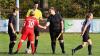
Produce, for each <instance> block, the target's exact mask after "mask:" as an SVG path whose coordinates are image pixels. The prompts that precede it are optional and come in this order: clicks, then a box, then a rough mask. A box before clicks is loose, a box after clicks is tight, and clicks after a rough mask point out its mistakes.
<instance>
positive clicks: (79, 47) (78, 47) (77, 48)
mask: <svg viewBox="0 0 100 56" xmlns="http://www.w3.org/2000/svg"><path fill="white" fill-rule="evenodd" d="M81 48H83V46H82V45H79V46H77V47H76V48H75V49H74V50H75V51H77V50H79V49H81Z"/></svg>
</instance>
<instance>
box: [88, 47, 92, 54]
mask: <svg viewBox="0 0 100 56" xmlns="http://www.w3.org/2000/svg"><path fill="white" fill-rule="evenodd" d="M91 50H92V45H88V52H89V54H92V52H91Z"/></svg>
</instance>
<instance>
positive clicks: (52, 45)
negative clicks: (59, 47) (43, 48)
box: [51, 42, 56, 53]
mask: <svg viewBox="0 0 100 56" xmlns="http://www.w3.org/2000/svg"><path fill="white" fill-rule="evenodd" d="M55 46H56V43H55V42H52V43H51V47H52V51H53V53H55Z"/></svg>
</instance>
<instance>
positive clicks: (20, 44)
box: [17, 42, 22, 51]
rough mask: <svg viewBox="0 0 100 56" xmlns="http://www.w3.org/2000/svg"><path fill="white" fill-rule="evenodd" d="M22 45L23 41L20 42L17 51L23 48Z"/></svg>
mask: <svg viewBox="0 0 100 56" xmlns="http://www.w3.org/2000/svg"><path fill="white" fill-rule="evenodd" d="M21 46H22V42H19V44H18V47H17V51H18V50H19V49H20V48H21Z"/></svg>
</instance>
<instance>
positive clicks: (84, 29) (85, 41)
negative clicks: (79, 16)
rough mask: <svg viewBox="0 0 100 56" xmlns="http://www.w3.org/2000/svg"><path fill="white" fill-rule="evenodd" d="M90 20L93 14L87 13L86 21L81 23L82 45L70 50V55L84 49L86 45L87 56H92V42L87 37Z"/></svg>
mask: <svg viewBox="0 0 100 56" xmlns="http://www.w3.org/2000/svg"><path fill="white" fill-rule="evenodd" d="M92 19H93V14H92V13H87V15H86V19H85V21H84V23H83V26H82V33H81V35H82V38H83V44H82V45H79V46H77V47H76V48H74V49H72V55H73V54H74V53H75V52H76V51H77V50H79V49H81V48H83V47H85V46H86V45H87V44H88V55H92V52H91V50H92V41H91V39H90V37H89V30H90V27H91V23H92Z"/></svg>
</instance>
